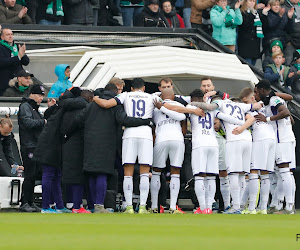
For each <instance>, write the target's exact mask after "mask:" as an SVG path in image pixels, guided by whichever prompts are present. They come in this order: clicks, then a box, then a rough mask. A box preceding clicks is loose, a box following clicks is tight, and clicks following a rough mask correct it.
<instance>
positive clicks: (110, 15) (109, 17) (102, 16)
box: [98, 0, 121, 26]
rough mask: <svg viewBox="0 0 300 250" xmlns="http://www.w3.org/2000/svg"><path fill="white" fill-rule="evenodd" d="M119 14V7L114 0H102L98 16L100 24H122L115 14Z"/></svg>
mask: <svg viewBox="0 0 300 250" xmlns="http://www.w3.org/2000/svg"><path fill="white" fill-rule="evenodd" d="M118 15H119V9H118V7H117V6H116V5H115V3H114V1H113V0H101V1H100V10H99V18H98V26H120V25H121V24H120V23H119V21H118V20H117V19H115V18H114V16H118Z"/></svg>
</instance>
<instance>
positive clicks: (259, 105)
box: [252, 102, 263, 110]
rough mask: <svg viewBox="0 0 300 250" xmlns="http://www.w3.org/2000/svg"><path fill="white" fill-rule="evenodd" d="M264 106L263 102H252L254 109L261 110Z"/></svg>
mask: <svg viewBox="0 0 300 250" xmlns="http://www.w3.org/2000/svg"><path fill="white" fill-rule="evenodd" d="M262 106H263V104H262V103H259V102H256V103H253V104H252V109H253V110H259V109H261V108H262Z"/></svg>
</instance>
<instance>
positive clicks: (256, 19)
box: [252, 10, 265, 38]
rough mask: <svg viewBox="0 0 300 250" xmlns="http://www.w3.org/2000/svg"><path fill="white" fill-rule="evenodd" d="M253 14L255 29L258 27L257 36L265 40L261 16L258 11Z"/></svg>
mask: <svg viewBox="0 0 300 250" xmlns="http://www.w3.org/2000/svg"><path fill="white" fill-rule="evenodd" d="M252 14H253V15H254V27H256V36H257V37H258V38H264V37H265V36H264V34H263V30H262V22H261V20H260V18H259V14H258V12H257V11H256V10H254V12H252Z"/></svg>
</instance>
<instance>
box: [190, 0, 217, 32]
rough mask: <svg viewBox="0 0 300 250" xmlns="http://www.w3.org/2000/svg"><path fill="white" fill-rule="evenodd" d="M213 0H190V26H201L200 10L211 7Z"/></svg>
mask: <svg viewBox="0 0 300 250" xmlns="http://www.w3.org/2000/svg"><path fill="white" fill-rule="evenodd" d="M214 4H215V0H191V19H190V21H191V24H192V28H197V29H198V28H200V29H202V28H203V25H202V11H203V10H205V9H207V8H210V7H212V6H213V5H214Z"/></svg>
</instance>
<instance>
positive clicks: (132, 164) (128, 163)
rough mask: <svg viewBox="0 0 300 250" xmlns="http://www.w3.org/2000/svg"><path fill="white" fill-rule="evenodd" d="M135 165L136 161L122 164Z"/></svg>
mask: <svg viewBox="0 0 300 250" xmlns="http://www.w3.org/2000/svg"><path fill="white" fill-rule="evenodd" d="M127 164H128V165H134V164H135V163H124V164H122V166H124V165H127Z"/></svg>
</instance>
